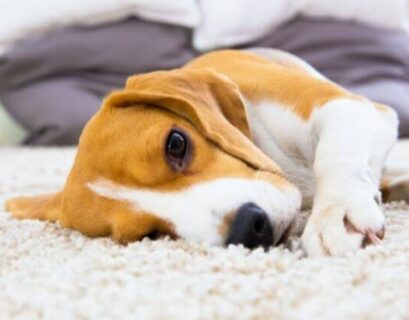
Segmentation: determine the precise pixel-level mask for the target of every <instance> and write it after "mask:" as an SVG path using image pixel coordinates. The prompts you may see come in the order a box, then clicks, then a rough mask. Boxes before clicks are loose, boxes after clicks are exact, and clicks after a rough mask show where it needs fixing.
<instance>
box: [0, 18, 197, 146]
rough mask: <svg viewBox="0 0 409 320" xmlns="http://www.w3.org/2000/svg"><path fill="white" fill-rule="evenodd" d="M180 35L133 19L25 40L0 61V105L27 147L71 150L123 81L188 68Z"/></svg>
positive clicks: (185, 36)
mask: <svg viewBox="0 0 409 320" xmlns="http://www.w3.org/2000/svg"><path fill="white" fill-rule="evenodd" d="M189 43H190V35H189V31H188V29H185V28H182V27H175V26H170V25H165V24H158V23H152V22H146V21H142V20H137V19H130V20H127V21H123V22H119V23H113V24H110V25H105V26H100V27H94V28H80V27H77V28H68V29H62V30H57V31H55V32H52V33H49V34H47V35H44V36H42V37H35V38H31V39H27V40H25V41H23V42H22V43H20V44H19V45H18V46H16V47H15V48H13V50H11V51H10V52H8V53H7V54H6V55H5V56H4V57H2V58H1V59H0V101H2V103H3V104H4V105H5V107H6V109H7V110H8V111H9V113H10V114H11V115H12V116H13V117H14V118H15V119H16V120H17V121H18V122H20V123H21V124H22V125H23V126H24V127H25V128H26V129H28V131H29V132H30V135H29V138H28V140H27V141H26V143H28V144H74V143H77V141H78V137H79V134H80V133H81V130H82V127H83V126H84V124H85V123H86V122H87V121H88V120H89V118H90V117H91V116H92V115H93V114H94V113H95V112H96V111H97V110H98V108H99V107H100V104H101V101H102V98H103V96H104V95H105V94H107V93H108V92H109V91H111V90H113V89H114V88H119V87H122V86H123V84H124V82H125V80H126V78H127V76H128V75H130V74H134V73H142V72H148V71H152V70H158V69H172V68H176V67H179V66H181V65H183V64H184V63H186V62H187V61H189V60H191V59H192V58H193V56H194V52H193V50H192V49H190V47H189Z"/></svg>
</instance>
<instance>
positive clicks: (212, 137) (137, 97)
mask: <svg viewBox="0 0 409 320" xmlns="http://www.w3.org/2000/svg"><path fill="white" fill-rule="evenodd" d="M221 89H223V90H221ZM236 89H237V88H236V87H235V85H234V84H232V83H230V82H228V81H226V80H224V79H222V78H221V77H219V76H218V75H216V74H215V72H213V71H209V70H184V69H180V70H173V71H160V72H153V73H149V74H144V75H139V76H134V77H131V78H130V79H129V80H128V82H127V85H126V88H125V89H124V90H122V91H118V92H114V93H112V94H111V95H110V96H109V97H108V98H107V99H106V100H105V106H104V107H105V108H118V107H119V108H121V107H132V106H140V105H145V106H154V107H157V108H160V109H162V110H166V111H170V112H172V113H173V114H176V115H178V116H179V117H181V118H183V119H185V120H187V121H189V122H190V123H191V124H192V125H193V126H194V127H196V129H197V130H198V131H199V132H200V133H201V134H202V135H203V136H204V137H205V138H206V139H208V140H209V141H211V142H212V143H214V144H215V145H216V146H217V147H219V148H220V149H222V150H223V151H224V152H226V153H228V154H230V155H232V156H234V157H236V158H238V159H240V160H242V161H244V162H245V163H247V164H248V165H250V166H251V167H253V168H255V169H257V170H263V171H270V172H272V173H275V174H278V175H281V174H282V173H281V170H280V168H279V167H278V166H277V165H276V164H275V163H274V162H273V161H272V160H271V159H270V158H269V157H267V156H266V155H265V154H264V153H263V152H262V151H261V150H260V149H259V148H258V147H257V146H255V145H254V144H253V143H252V142H251V141H250V139H249V138H248V137H247V136H246V134H245V133H243V132H242V131H240V130H239V129H238V128H237V127H235V126H233V125H232V124H231V123H230V122H229V121H228V120H227V119H226V116H225V114H224V113H223V112H222V109H223V105H225V104H230V105H233V107H237V108H244V105H243V102H242V101H241V98H240V96H239V95H238V93H237V92H236V91H235V90H236ZM238 110H239V109H238Z"/></svg>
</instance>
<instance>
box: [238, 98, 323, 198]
mask: <svg viewBox="0 0 409 320" xmlns="http://www.w3.org/2000/svg"><path fill="white" fill-rule="evenodd" d="M245 105H246V109H247V112H248V116H249V119H250V127H251V134H252V137H253V141H254V143H255V144H256V145H257V146H258V147H259V148H260V149H261V150H263V151H264V152H265V153H266V154H267V155H268V156H269V157H270V158H272V159H273V160H274V161H275V162H276V163H277V164H278V165H279V166H280V167H281V168H282V169H283V170H284V172H285V174H286V175H287V177H288V179H289V180H290V181H291V182H293V183H294V184H295V185H296V186H298V187H299V188H300V190H301V192H302V194H303V203H304V205H310V204H311V201H312V196H313V194H314V178H313V173H312V167H313V162H314V148H315V147H314V146H315V145H316V141H314V140H315V139H314V138H313V136H312V135H311V130H310V127H309V125H308V123H306V122H304V121H303V120H302V119H300V118H299V117H297V115H296V114H295V113H294V112H293V111H292V110H291V108H288V107H285V106H282V105H280V104H277V103H272V102H269V101H266V102H262V103H257V104H253V103H251V102H249V101H248V100H245Z"/></svg>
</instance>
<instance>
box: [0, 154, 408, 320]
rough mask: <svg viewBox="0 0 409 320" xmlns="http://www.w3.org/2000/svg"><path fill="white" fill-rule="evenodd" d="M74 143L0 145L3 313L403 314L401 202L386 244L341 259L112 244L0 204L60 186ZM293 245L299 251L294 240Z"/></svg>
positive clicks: (393, 208) (166, 243)
mask: <svg viewBox="0 0 409 320" xmlns="http://www.w3.org/2000/svg"><path fill="white" fill-rule="evenodd" d="M74 153H75V150H74V149H7V148H5V149H0V211H1V212H0V319H37V318H44V319H131V318H132V319H400V318H401V319H405V318H406V319H408V318H409V232H408V231H409V207H408V205H406V204H404V203H394V204H390V205H386V206H385V210H386V217H387V234H386V238H385V240H384V244H383V245H381V246H377V247H369V248H367V249H365V250H362V251H360V252H358V253H357V254H355V255H351V256H348V257H346V258H320V259H308V258H304V257H303V256H302V253H301V251H299V250H294V251H289V250H287V249H284V248H274V249H272V250H270V251H268V252H263V251H262V250H255V251H248V250H246V249H244V248H242V247H229V248H228V249H224V248H212V247H207V246H203V245H193V244H189V243H185V242H183V241H170V240H159V241H150V240H144V241H142V242H138V243H133V244H130V245H128V246H121V245H118V244H116V243H114V242H113V241H111V240H110V239H89V238H87V237H85V236H82V235H81V234H79V233H78V232H75V231H71V230H66V229H62V228H61V227H59V226H58V225H55V224H50V223H44V222H40V221H27V220H26V221H16V220H14V219H12V218H11V217H10V216H9V215H8V214H7V213H5V212H4V206H3V204H4V200H5V199H7V198H9V197H12V196H15V195H22V194H35V193H42V192H51V191H55V190H57V189H58V188H60V187H61V186H62V183H63V182H64V179H65V177H66V174H67V172H68V170H69V168H70V165H71V163H72V159H73V156H74ZM294 243H295V247H296V243H297V242H296V241H295V242H294Z"/></svg>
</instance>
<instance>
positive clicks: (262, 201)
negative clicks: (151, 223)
mask: <svg viewBox="0 0 409 320" xmlns="http://www.w3.org/2000/svg"><path fill="white" fill-rule="evenodd" d="M88 187H89V188H90V189H91V190H92V191H93V192H95V193H97V194H98V195H100V196H103V197H106V198H110V199H115V200H119V201H125V202H128V203H129V205H131V206H132V207H133V208H134V209H135V211H136V212H138V211H139V212H140V211H142V212H149V213H152V214H155V215H156V216H158V217H160V218H163V219H165V220H166V221H170V222H171V223H173V225H174V227H175V231H176V233H177V234H178V235H179V236H180V237H182V238H184V239H189V240H193V241H197V242H207V243H210V244H214V245H222V244H223V243H224V240H225V239H223V235H222V234H221V233H220V232H219V228H220V226H221V225H222V224H223V219H224V218H225V215H226V213H227V212H234V211H235V210H237V208H239V207H240V206H241V205H242V204H243V203H246V202H254V203H256V204H257V205H258V206H260V207H261V208H262V209H263V210H264V211H265V212H266V213H267V214H268V215H269V218H270V220H271V221H272V222H273V225H274V242H275V243H276V242H277V241H278V240H279V239H280V237H281V235H282V233H283V232H284V231H285V230H286V229H287V227H288V225H289V223H290V222H291V221H292V219H293V218H294V216H295V215H296V213H297V212H298V211H299V210H300V207H301V194H300V192H299V191H298V189H296V188H294V187H286V188H275V187H274V186H273V185H272V184H271V183H268V182H265V181H262V180H250V179H243V178H220V179H216V180H212V181H209V182H203V183H200V184H195V185H193V186H192V187H190V188H187V189H184V190H181V191H176V192H155V191H150V190H143V189H140V190H138V189H131V188H128V187H125V186H120V185H117V184H115V183H114V182H112V181H108V180H97V181H94V182H92V183H89V184H88Z"/></svg>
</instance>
